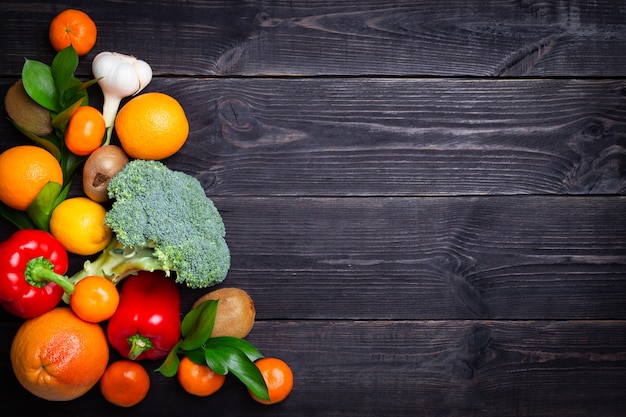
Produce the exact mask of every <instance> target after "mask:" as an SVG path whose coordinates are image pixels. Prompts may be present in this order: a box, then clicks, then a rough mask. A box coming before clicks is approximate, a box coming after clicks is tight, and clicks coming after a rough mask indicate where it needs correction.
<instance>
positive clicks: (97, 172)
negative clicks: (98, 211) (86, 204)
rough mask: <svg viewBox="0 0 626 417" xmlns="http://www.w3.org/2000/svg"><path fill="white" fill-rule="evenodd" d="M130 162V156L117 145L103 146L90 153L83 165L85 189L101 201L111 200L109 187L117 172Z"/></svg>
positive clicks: (94, 198)
mask: <svg viewBox="0 0 626 417" xmlns="http://www.w3.org/2000/svg"><path fill="white" fill-rule="evenodd" d="M127 163H128V156H127V155H126V153H125V152H124V150H123V149H122V148H120V147H119V146H116V145H106V146H102V147H100V148H98V149H96V150H95V151H93V152H92V153H91V155H89V158H87V160H86V161H85V166H84V167H83V191H84V192H85V194H86V195H87V197H89V198H91V199H92V200H94V201H97V202H99V203H104V202H106V201H108V200H109V194H108V191H107V187H108V185H109V181H110V180H111V178H113V176H114V175H115V174H117V173H118V172H120V171H121V170H122V168H124V165H126V164H127Z"/></svg>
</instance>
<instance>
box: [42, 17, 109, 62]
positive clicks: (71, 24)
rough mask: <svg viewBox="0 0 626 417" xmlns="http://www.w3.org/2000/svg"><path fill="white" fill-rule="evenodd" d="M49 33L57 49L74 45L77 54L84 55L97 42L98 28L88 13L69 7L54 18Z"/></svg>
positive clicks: (53, 45) (51, 41)
mask: <svg viewBox="0 0 626 417" xmlns="http://www.w3.org/2000/svg"><path fill="white" fill-rule="evenodd" d="M48 35H49V38H50V43H51V44H52V47H53V48H54V50H55V51H57V52H58V51H60V50H61V49H65V48H67V47H68V46H70V45H72V46H73V47H74V49H75V50H76V54H78V56H83V55H87V53H88V52H89V51H91V48H93V46H94V45H95V44H96V35H97V29H96V24H95V23H94V21H93V20H92V19H91V17H89V15H88V14H87V13H85V12H83V11H80V10H76V9H67V10H64V11H62V12H61V13H59V14H58V15H56V16H55V17H54V18H53V19H52V21H51V22H50V29H49V31H48Z"/></svg>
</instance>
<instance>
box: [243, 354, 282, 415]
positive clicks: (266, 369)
mask: <svg viewBox="0 0 626 417" xmlns="http://www.w3.org/2000/svg"><path fill="white" fill-rule="evenodd" d="M254 364H255V365H256V366H257V368H259V370H260V371H261V375H263V379H264V380H265V385H267V391H268V393H269V395H270V401H267V400H264V399H262V398H259V397H257V396H255V395H254V394H253V393H252V392H250V395H251V396H252V398H253V399H254V400H255V401H257V402H259V403H261V404H276V403H279V402H281V401H283V400H284V399H285V398H287V396H288V395H289V393H290V392H291V390H292V388H293V373H292V372H291V368H289V365H287V364H286V363H285V362H284V361H283V360H281V359H278V358H261V359H259V360H257V361H256V362H255V363H254Z"/></svg>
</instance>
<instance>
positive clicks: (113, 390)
mask: <svg viewBox="0 0 626 417" xmlns="http://www.w3.org/2000/svg"><path fill="white" fill-rule="evenodd" d="M148 391H150V375H148V372H147V371H146V369H145V368H144V367H143V366H142V365H141V364H139V363H137V362H133V361H131V360H128V359H120V360H117V361H115V362H113V363H112V364H111V365H109V367H108V368H107V369H106V371H104V375H102V378H100V392H101V393H102V396H103V397H104V398H105V399H106V400H107V401H108V402H110V403H112V404H115V405H117V406H120V407H132V406H134V405H137V404H139V403H140V402H141V401H143V400H144V398H146V396H147V395H148Z"/></svg>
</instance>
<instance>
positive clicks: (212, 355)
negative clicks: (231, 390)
mask: <svg viewBox="0 0 626 417" xmlns="http://www.w3.org/2000/svg"><path fill="white" fill-rule="evenodd" d="M204 351H205V357H206V358H207V361H206V363H207V365H208V367H209V368H211V369H213V372H215V373H218V374H219V373H220V372H218V370H217V369H215V368H214V366H217V368H219V370H220V371H223V370H224V368H227V369H228V372H230V373H232V374H233V375H235V376H236V377H237V378H238V379H239V380H240V381H241V382H243V383H244V385H245V386H246V387H248V389H249V390H250V391H251V392H252V393H253V394H254V395H256V396H257V397H259V398H262V399H264V400H268V401H269V393H268V391H267V385H266V384H265V380H264V379H263V375H261V371H259V368H257V366H256V365H255V364H254V362H252V361H251V360H250V359H248V357H247V356H246V355H245V353H243V352H242V351H241V350H239V349H236V348H233V347H231V346H219V347H214V348H206V347H205V350H204ZM222 375H223V374H222Z"/></svg>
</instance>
